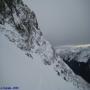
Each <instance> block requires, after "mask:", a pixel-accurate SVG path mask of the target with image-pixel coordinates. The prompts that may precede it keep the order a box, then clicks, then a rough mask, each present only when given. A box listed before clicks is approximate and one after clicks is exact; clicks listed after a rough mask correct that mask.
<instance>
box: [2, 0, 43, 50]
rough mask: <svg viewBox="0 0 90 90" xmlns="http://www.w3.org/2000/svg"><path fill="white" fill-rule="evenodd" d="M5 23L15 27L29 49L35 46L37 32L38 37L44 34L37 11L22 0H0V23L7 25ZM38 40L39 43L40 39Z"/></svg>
mask: <svg viewBox="0 0 90 90" xmlns="http://www.w3.org/2000/svg"><path fill="white" fill-rule="evenodd" d="M5 23H7V24H9V25H11V27H13V28H15V30H16V31H17V32H18V33H19V34H20V36H21V37H22V38H23V41H24V42H25V43H26V44H27V47H28V49H30V48H32V47H33V41H34V39H35V35H36V33H38V34H39V35H38V36H39V37H38V38H40V37H41V36H42V32H41V31H40V30H39V26H38V22H37V19H36V15H35V13H34V12H33V11H32V10H31V9H29V8H28V6H27V5H25V4H23V2H22V0H0V24H1V25H5ZM25 37H26V38H25ZM36 42H37V44H38V45H39V40H38V41H36ZM21 48H24V47H21ZM24 49H27V48H24Z"/></svg>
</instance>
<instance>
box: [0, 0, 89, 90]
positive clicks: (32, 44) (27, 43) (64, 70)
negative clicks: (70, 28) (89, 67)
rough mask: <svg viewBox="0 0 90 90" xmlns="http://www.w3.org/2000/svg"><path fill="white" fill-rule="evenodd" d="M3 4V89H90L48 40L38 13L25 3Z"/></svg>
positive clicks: (0, 24)
mask: <svg viewBox="0 0 90 90" xmlns="http://www.w3.org/2000/svg"><path fill="white" fill-rule="evenodd" d="M0 4H1V5H0V36H1V38H0V40H1V41H0V43H1V46H0V64H1V65H0V66H1V68H0V73H1V76H0V80H1V81H0V83H1V85H10V86H13V85H16V86H19V87H20V90H37V89H38V90H44V89H45V90H50V89H51V90H67V89H68V90H69V89H71V90H76V89H77V90H78V89H80V90H89V89H90V85H89V84H88V83H87V82H86V81H85V80H84V79H83V78H81V77H80V76H78V75H76V74H75V73H74V72H73V71H72V69H71V68H70V67H69V66H68V65H67V64H66V63H65V62H64V61H63V60H62V58H60V57H59V56H57V53H56V51H55V49H54V48H53V46H52V45H51V44H50V43H49V42H48V41H46V40H45V39H44V37H43V34H42V32H41V31H40V28H39V25H38V22H37V18H36V15H35V13H34V12H33V11H32V10H31V9H29V8H28V6H27V5H25V4H24V3H23V2H22V0H0ZM2 35H4V36H6V37H7V39H8V40H9V41H10V42H12V43H10V42H8V40H7V39H6V38H5V37H3V36H2ZM15 46H17V47H15ZM24 53H25V55H24ZM26 56H27V57H26ZM41 62H42V63H41ZM44 65H46V66H44ZM6 71H7V72H6ZM53 71H56V72H57V74H58V75H56V74H55V73H54V72H53ZM59 76H60V77H59ZM73 85H74V86H73ZM75 86H76V87H75Z"/></svg>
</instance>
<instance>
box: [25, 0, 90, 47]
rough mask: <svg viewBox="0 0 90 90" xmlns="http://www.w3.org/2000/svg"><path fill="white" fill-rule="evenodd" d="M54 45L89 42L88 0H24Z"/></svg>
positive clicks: (89, 18) (89, 1)
mask: <svg viewBox="0 0 90 90" xmlns="http://www.w3.org/2000/svg"><path fill="white" fill-rule="evenodd" d="M24 1H25V2H26V4H27V5H28V6H29V7H30V8H31V9H32V10H33V11H34V12H35V13H36V16H37V19H38V22H39V26H40V29H41V31H42V32H43V34H44V37H45V38H46V39H47V40H49V41H50V42H51V43H52V44H53V45H54V46H59V45H73V44H75V45H77V44H89V43H90V35H89V34H90V9H89V8H90V0H24Z"/></svg>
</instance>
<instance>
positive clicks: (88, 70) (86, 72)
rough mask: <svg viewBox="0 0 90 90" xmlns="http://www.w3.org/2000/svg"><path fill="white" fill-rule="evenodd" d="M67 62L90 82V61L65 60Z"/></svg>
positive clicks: (75, 71)
mask: <svg viewBox="0 0 90 90" xmlns="http://www.w3.org/2000/svg"><path fill="white" fill-rule="evenodd" d="M65 63H66V64H67V65H68V66H69V67H70V68H71V69H72V70H73V71H74V73H76V74H77V75H80V76H81V77H82V78H84V79H85V80H86V81H87V82H88V83H90V66H89V65H90V63H88V62H87V63H84V62H77V61H74V60H72V61H70V62H68V61H65Z"/></svg>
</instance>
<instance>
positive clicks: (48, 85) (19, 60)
mask: <svg viewBox="0 0 90 90" xmlns="http://www.w3.org/2000/svg"><path fill="white" fill-rule="evenodd" d="M1 86H11V87H12V86H18V87H19V90H79V89H78V88H76V87H75V86H73V84H72V83H70V82H66V81H65V80H63V79H62V78H61V77H59V76H57V74H56V73H55V71H54V70H53V68H52V66H45V65H44V64H43V63H42V60H41V57H39V56H38V55H36V54H35V55H34V59H31V58H29V57H27V56H26V55H25V54H24V52H22V51H21V50H20V49H18V48H17V47H15V45H14V44H12V43H10V42H8V40H7V38H6V37H4V36H3V35H0V87H1Z"/></svg>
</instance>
